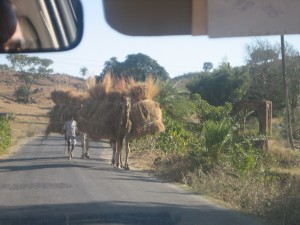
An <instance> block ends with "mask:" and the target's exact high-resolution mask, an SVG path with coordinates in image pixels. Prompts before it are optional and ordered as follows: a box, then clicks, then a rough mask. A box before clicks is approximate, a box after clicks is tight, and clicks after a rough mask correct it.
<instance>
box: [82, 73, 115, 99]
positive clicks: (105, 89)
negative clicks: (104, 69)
mask: <svg viewBox="0 0 300 225" xmlns="http://www.w3.org/2000/svg"><path fill="white" fill-rule="evenodd" d="M113 83H114V81H113V79H112V78H111V75H110V74H109V73H108V74H106V75H105V76H104V79H103V80H102V82H101V83H99V84H96V79H95V78H94V79H90V80H88V84H87V86H88V92H89V94H90V96H91V98H94V99H103V98H105V97H106V96H107V95H108V94H109V93H110V92H111V91H112V90H113Z"/></svg>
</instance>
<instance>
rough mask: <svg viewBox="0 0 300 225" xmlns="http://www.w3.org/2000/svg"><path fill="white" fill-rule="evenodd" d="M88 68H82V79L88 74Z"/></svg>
mask: <svg viewBox="0 0 300 225" xmlns="http://www.w3.org/2000/svg"><path fill="white" fill-rule="evenodd" d="M87 71H88V68H86V67H85V66H83V67H81V68H80V74H81V76H82V77H85V76H86V74H87Z"/></svg>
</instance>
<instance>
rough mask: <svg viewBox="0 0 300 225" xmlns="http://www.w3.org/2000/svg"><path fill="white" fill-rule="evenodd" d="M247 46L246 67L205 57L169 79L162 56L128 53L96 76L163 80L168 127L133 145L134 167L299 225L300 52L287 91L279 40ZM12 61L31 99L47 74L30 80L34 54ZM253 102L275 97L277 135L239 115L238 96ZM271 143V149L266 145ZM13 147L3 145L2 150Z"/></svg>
mask: <svg viewBox="0 0 300 225" xmlns="http://www.w3.org/2000/svg"><path fill="white" fill-rule="evenodd" d="M246 47H247V48H246V49H247V51H246V56H247V57H246V59H247V60H246V64H245V65H244V66H241V67H231V66H230V63H229V62H227V61H224V62H223V63H221V65H219V66H218V67H216V68H214V67H213V65H212V63H210V62H205V63H204V65H203V72H199V73H197V72H195V73H188V74H185V75H182V76H180V77H176V78H174V79H170V78H169V77H168V73H167V72H166V71H165V69H164V68H163V67H162V66H160V65H159V64H158V63H157V62H156V61H155V60H153V59H151V58H150V57H148V56H146V55H143V54H141V53H139V54H132V55H128V57H127V59H126V60H125V61H124V62H119V61H117V59H116V58H114V57H113V58H111V59H110V60H109V61H107V62H106V63H105V66H104V69H103V71H102V72H101V74H100V76H99V77H97V79H98V80H99V79H102V78H103V76H104V74H105V73H106V72H107V71H110V72H112V73H113V74H114V75H115V76H116V77H123V76H125V77H126V76H132V77H134V78H135V80H137V81H139V80H145V78H146V77H147V75H148V74H152V75H153V77H154V78H155V79H157V81H158V84H159V85H160V93H159V95H158V96H157V99H156V100H157V101H158V102H159V103H160V106H161V108H162V111H163V120H164V121H163V122H164V124H165V127H166V130H165V132H163V133H161V134H160V135H156V136H148V137H146V138H143V139H140V140H136V141H134V142H133V143H132V145H131V149H132V161H131V162H132V164H133V166H135V167H139V168H142V169H145V170H148V171H150V172H151V173H153V174H155V175H157V176H160V177H161V178H162V179H165V180H167V181H168V182H176V183H180V184H183V185H186V186H187V187H189V188H191V189H192V190H193V191H194V192H196V193H199V194H202V195H206V196H210V197H212V198H214V199H219V200H221V201H223V202H225V203H226V204H229V205H231V206H232V207H234V208H237V209H239V210H241V211H243V212H244V213H247V214H251V215H254V216H257V217H259V218H261V219H262V220H265V221H267V222H269V223H270V224H274V225H277V224H278V225H283V224H284V225H298V224H299V221H300V213H299V212H300V199H299V196H300V152H299V148H300V129H299V128H300V123H299V121H300V120H299V118H300V110H299V109H300V108H299V106H298V99H299V95H300V76H299V75H300V67H299V65H300V54H299V52H298V51H297V50H295V49H294V48H293V46H290V45H289V44H288V43H286V81H287V88H288V90H289V91H288V93H289V94H288V96H286V95H285V94H286V92H285V91H284V90H285V89H284V86H283V77H282V72H281V71H282V64H281V58H280V57H281V56H280V46H279V45H271V44H270V43H268V42H267V41H263V40H254V41H253V43H251V44H249V45H248V46H246ZM26 58H27V57H26V56H25V59H26ZM8 59H9V60H11V61H10V62H11V64H12V65H10V66H7V69H8V68H9V69H13V70H15V71H16V72H17V73H19V74H23V75H24V76H19V79H20V80H19V81H20V83H19V84H20V85H21V84H22V85H23V86H22V88H24V87H25V89H26V90H25V92H24V93H23V92H22V91H21V90H22V88H21V86H20V87H19V88H18V89H16V93H15V94H16V95H15V96H16V97H17V99H25V100H26V101H24V102H25V103H26V104H31V100H32V99H34V98H33V97H32V93H33V92H32V90H31V88H32V85H33V84H34V83H35V82H37V81H38V79H40V78H41V77H40V76H38V75H37V74H39V73H38V72H36V71H37V70H34V74H35V75H36V76H31V77H30V79H29V81H27V79H25V78H26V74H28V72H29V69H28V67H26V66H24V65H23V64H22V63H23V62H25V61H26V60H27V59H26V60H25V59H24V56H23V57H19V58H18V57H14V58H13V57H12V56H10V58H8ZM18 59H19V60H23V61H20V62H19V64H16V62H15V61H13V60H18ZM28 60H29V61H30V62H32V61H34V62H36V64H35V65H36V66H39V65H40V63H42V62H43V60H41V59H36V58H30V57H29V59H28ZM13 62H14V63H15V64H13ZM51 63H52V62H51V61H47V60H46V61H45V62H44V63H42V65H45V67H39V68H43V69H42V71H43V73H42V74H43V77H48V79H51V76H50V75H49V73H50V72H51V69H48V66H50V65H51ZM25 64H26V63H25ZM13 65H15V66H13ZM17 65H19V66H17ZM16 66H17V67H16ZM2 67H4V65H2ZM17 68H18V69H17ZM24 70H25V72H24ZM80 71H81V74H82V76H83V77H84V76H85V75H86V73H87V71H88V69H87V68H86V67H82V68H81V69H80ZM22 93H23V94H22ZM23 97H24V98H23ZM286 97H288V100H289V101H288V104H286V99H287V98H286ZM247 100H268V101H271V102H272V110H273V111H272V116H273V120H272V133H263V134H262V133H259V129H258V127H259V124H258V120H257V116H258V115H257V112H255V111H247V110H243V111H240V112H238V113H232V112H233V110H232V109H233V107H234V105H235V104H236V103H237V102H242V101H247ZM22 104H24V103H22ZM286 106H288V107H289V109H290V112H291V115H290V122H291V123H290V124H291V130H288V129H289V128H288V126H287V121H288V119H287V118H289V117H288V116H287V113H286ZM0 123H1V124H2V123H3V124H4V128H2V125H1V128H0V129H1V130H0V134H1V135H0V137H1V138H2V133H3V132H4V131H5V130H7V131H8V130H9V128H8V127H7V120H5V119H4V120H3V122H2V120H1V122H0ZM33 125H34V124H30V126H33ZM5 127H6V128H5ZM28 129H29V128H28ZM30 130H32V128H30ZM4 133H5V132H4ZM28 133H29V132H28ZM288 133H291V134H292V137H293V141H294V143H293V144H292V143H290V141H288V138H287V136H288ZM30 135H31V136H32V135H34V134H30ZM7 136H9V135H7ZM1 141H2V139H1ZM266 142H267V143H268V148H267V149H266V148H263V147H262V145H261V143H266ZM3 143H4V142H3ZM5 143H7V142H5ZM1 144H2V142H1ZM8 145H9V143H8V144H4V145H3V146H4V147H3V149H5V148H7V146H8ZM0 150H1V151H2V146H0Z"/></svg>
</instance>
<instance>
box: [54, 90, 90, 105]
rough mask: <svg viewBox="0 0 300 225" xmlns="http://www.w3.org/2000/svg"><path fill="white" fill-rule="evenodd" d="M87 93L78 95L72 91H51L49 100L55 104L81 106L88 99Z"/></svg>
mask: <svg viewBox="0 0 300 225" xmlns="http://www.w3.org/2000/svg"><path fill="white" fill-rule="evenodd" d="M88 97H89V96H88V94H87V93H84V94H83V93H78V92H75V91H73V90H67V91H52V92H51V99H52V101H53V102H54V103H55V104H56V105H59V104H77V105H79V104H81V103H83V102H84V101H85V100H86V99H88Z"/></svg>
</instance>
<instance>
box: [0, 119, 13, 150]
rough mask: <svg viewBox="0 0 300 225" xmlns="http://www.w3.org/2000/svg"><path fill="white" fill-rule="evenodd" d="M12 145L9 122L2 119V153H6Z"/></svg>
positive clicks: (0, 122) (0, 144)
mask: <svg viewBox="0 0 300 225" xmlns="http://www.w3.org/2000/svg"><path fill="white" fill-rule="evenodd" d="M10 143H11V129H10V126H9V123H8V120H7V119H5V118H4V117H0V153H1V154H3V153H5V152H6V150H7V148H8V147H9V145H10Z"/></svg>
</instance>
